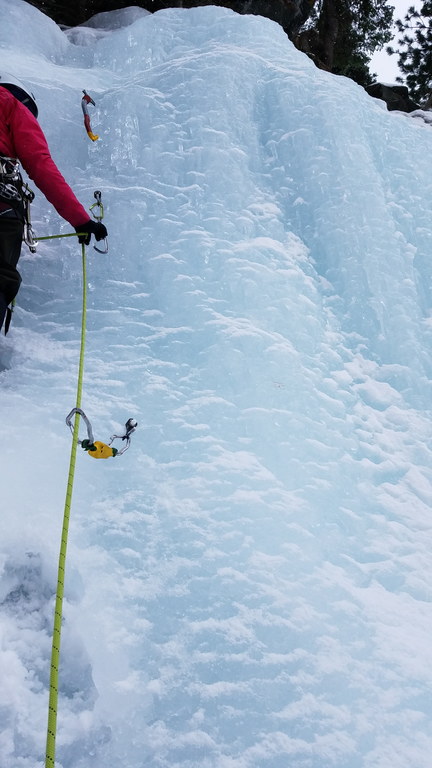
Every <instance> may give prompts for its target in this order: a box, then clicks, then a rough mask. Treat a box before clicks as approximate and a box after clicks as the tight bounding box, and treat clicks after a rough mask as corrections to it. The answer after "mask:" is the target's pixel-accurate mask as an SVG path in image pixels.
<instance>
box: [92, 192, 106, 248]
mask: <svg viewBox="0 0 432 768" xmlns="http://www.w3.org/2000/svg"><path fill="white" fill-rule="evenodd" d="M94 197H95V200H96V202H95V203H93V205H91V206H90V208H89V211H90V213H91V215H92V216H93V218H94V219H95V221H102V219H103V217H104V207H103V203H102V192H99V190H98V189H97V190H95V192H94ZM95 209H96V210H95ZM104 243H105V246H104V249H103V250H102V248H98V247H97V245H94V246H93V248H94V249H95V251H97V252H98V253H108V240H107V239H106V237H105V239H104Z"/></svg>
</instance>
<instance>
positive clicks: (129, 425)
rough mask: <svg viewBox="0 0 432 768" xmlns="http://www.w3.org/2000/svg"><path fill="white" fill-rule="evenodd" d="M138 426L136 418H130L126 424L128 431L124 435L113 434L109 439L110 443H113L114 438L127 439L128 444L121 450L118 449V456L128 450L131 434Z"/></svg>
mask: <svg viewBox="0 0 432 768" xmlns="http://www.w3.org/2000/svg"><path fill="white" fill-rule="evenodd" d="M137 426H138V422H137V421H135V419H128V420H127V422H126V424H125V428H126V431H125V433H124V435H111V437H110V441H109V443H108V445H111V443H112V442H113V440H126V445H125V446H124V447H123V448H121V450H120V451H117V453H116V455H117V456H121V455H122V453H124V452H125V451H127V449H128V448H129V446H130V441H131V440H130V436H131V434H132V432H135V430H136V428H137Z"/></svg>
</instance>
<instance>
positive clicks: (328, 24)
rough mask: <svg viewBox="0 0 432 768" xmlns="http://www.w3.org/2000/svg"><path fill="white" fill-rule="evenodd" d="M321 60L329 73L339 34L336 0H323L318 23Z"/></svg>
mask: <svg viewBox="0 0 432 768" xmlns="http://www.w3.org/2000/svg"><path fill="white" fill-rule="evenodd" d="M318 32H319V38H320V51H321V60H322V62H323V64H325V66H326V67H328V69H329V71H330V72H331V71H332V69H333V62H334V51H335V46H336V40H337V36H338V32H339V18H338V8H337V0H323V4H322V8H321V13H320V17H319V22H318Z"/></svg>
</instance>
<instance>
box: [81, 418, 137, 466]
mask: <svg viewBox="0 0 432 768" xmlns="http://www.w3.org/2000/svg"><path fill="white" fill-rule="evenodd" d="M76 413H79V415H80V416H81V418H82V419H83V421H84V423H85V425H86V427H87V438H85V439H84V440H78V443H79V445H81V447H82V448H83V449H84V451H87V453H88V455H89V456H93V458H94V459H109V458H111V457H113V456H121V455H122V454H123V453H125V451H127V449H128V448H129V445H130V441H131V438H130V436H131V434H132V432H135V430H136V428H137V426H138V422H137V421H135V419H132V418H131V419H128V420H127V422H126V424H125V433H124V435H111V437H110V440H109V443H103V442H101V441H100V440H95V439H94V436H93V429H92V425H91V424H90V421H89V419H88V418H87V416H86V414H85V413H84V411H83V410H82V409H81V408H72V410H71V411H70V413H68V415H67V416H66V424H67V426H68V427H69V429H70V430H71V432H72V434H73V431H74V426H73V424H72V416H74V415H75V414H76ZM114 440H124V441H126V443H125V445H124V446H123V448H120V449H118V448H113V447H112V443H113V442H114Z"/></svg>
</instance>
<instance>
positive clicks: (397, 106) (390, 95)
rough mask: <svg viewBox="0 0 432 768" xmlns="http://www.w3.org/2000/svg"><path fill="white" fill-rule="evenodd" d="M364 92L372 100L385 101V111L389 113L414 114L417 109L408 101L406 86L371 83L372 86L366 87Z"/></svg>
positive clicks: (415, 105)
mask: <svg viewBox="0 0 432 768" xmlns="http://www.w3.org/2000/svg"><path fill="white" fill-rule="evenodd" d="M366 91H367V92H368V94H369V96H373V98H374V99H381V100H382V101H385V103H386V104H387V109H388V110H390V111H393V110H398V111H399V112H414V110H416V109H419V105H418V104H415V103H414V102H413V101H412V99H410V97H409V95H408V88H407V87H406V85H386V84H385V83H372V85H367V86H366Z"/></svg>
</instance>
